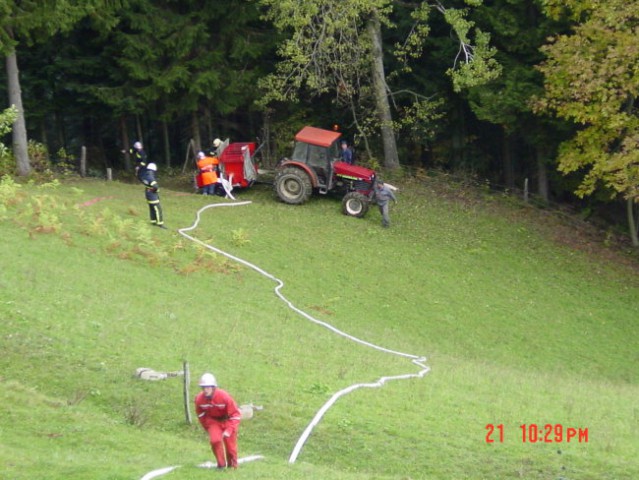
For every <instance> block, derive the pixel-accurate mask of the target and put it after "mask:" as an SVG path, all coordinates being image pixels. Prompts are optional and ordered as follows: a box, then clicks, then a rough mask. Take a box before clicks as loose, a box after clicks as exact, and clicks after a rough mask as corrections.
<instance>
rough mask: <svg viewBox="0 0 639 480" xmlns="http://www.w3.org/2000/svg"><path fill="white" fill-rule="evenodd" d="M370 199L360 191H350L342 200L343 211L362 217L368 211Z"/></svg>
mask: <svg viewBox="0 0 639 480" xmlns="http://www.w3.org/2000/svg"><path fill="white" fill-rule="evenodd" d="M369 206H370V201H369V200H368V197H367V196H366V195H363V194H361V193H359V192H349V193H347V194H346V195H344V199H343V200H342V213H343V214H344V215H349V216H351V217H357V218H362V217H363V216H364V215H366V213H367V212H368V207H369Z"/></svg>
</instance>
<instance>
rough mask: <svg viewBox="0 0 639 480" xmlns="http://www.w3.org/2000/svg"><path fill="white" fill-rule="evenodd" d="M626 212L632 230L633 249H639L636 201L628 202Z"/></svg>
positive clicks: (630, 199)
mask: <svg viewBox="0 0 639 480" xmlns="http://www.w3.org/2000/svg"><path fill="white" fill-rule="evenodd" d="M626 211H627V213H628V229H629V230H630V239H631V240H632V246H633V247H639V229H638V228H637V222H636V221H635V199H634V198H629V199H628V200H626Z"/></svg>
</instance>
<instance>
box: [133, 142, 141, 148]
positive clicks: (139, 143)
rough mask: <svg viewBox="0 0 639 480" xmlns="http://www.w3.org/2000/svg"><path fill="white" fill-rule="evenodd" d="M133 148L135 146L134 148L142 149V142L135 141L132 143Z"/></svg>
mask: <svg viewBox="0 0 639 480" xmlns="http://www.w3.org/2000/svg"><path fill="white" fill-rule="evenodd" d="M133 148H135V149H136V150H142V143H141V142H135V143H134V144H133Z"/></svg>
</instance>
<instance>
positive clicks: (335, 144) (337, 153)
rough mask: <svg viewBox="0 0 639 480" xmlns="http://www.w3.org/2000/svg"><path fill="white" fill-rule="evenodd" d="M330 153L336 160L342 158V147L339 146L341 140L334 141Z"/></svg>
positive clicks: (330, 156)
mask: <svg viewBox="0 0 639 480" xmlns="http://www.w3.org/2000/svg"><path fill="white" fill-rule="evenodd" d="M328 154H329V158H331V159H333V160H335V159H338V160H341V158H342V153H341V152H340V147H339V142H338V141H337V140H336V141H334V142H333V144H332V145H331V146H330V147H328Z"/></svg>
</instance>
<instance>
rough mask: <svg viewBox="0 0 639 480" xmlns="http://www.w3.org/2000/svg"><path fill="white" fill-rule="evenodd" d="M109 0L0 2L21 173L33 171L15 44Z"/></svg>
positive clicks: (0, 40) (1, 45) (1, 43)
mask: <svg viewBox="0 0 639 480" xmlns="http://www.w3.org/2000/svg"><path fill="white" fill-rule="evenodd" d="M110 3H111V4H112V3H116V2H113V1H109V0H42V1H19V0H5V1H3V2H2V4H1V5H0V9H1V10H0V13H1V14H2V15H1V16H0V50H1V51H2V53H3V54H4V55H5V58H6V69H7V83H8V94H9V103H10V104H11V105H15V107H16V108H17V110H18V115H17V118H16V120H15V122H14V125H13V152H14V156H15V158H16V166H17V170H18V174H19V175H28V174H29V172H30V171H31V164H30V161H29V153H28V148H27V128H26V123H25V119H24V109H23V107H22V92H21V89H20V75H19V70H18V59H17V55H16V46H17V45H18V44H19V43H20V42H25V43H26V44H28V45H32V44H33V43H35V42H37V41H41V40H43V39H45V38H48V37H50V36H52V35H53V34H55V33H56V32H59V31H65V30H69V29H70V28H71V27H72V26H73V25H74V24H75V22H77V21H78V20H79V19H80V18H82V17H83V16H85V15H88V14H91V13H96V12H97V11H99V10H100V8H102V7H104V6H106V5H105V4H110Z"/></svg>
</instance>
